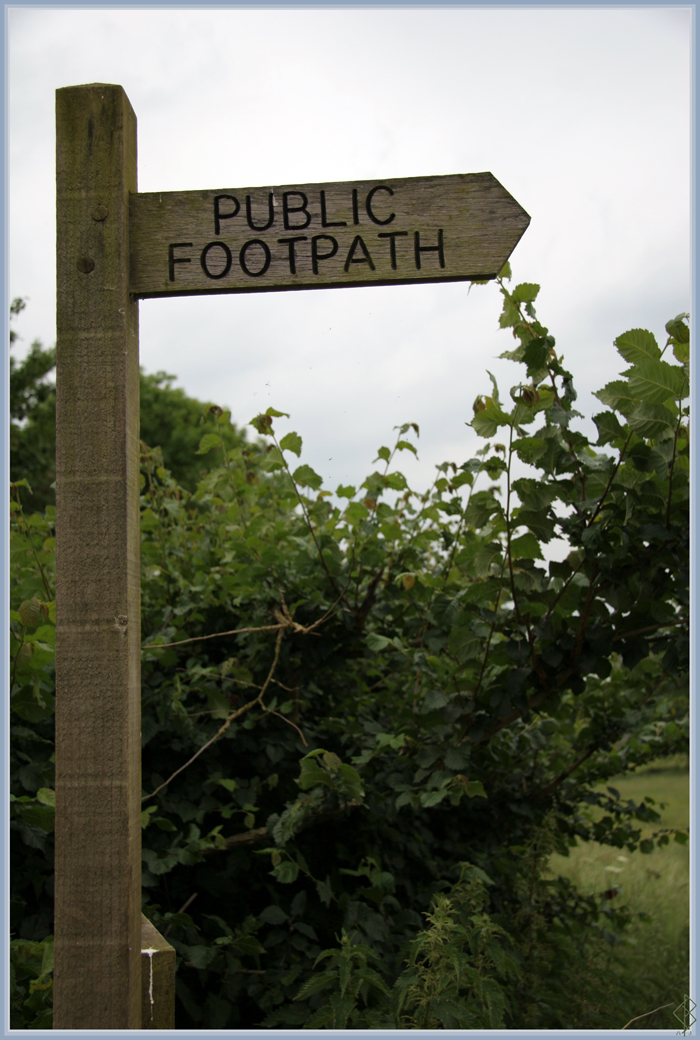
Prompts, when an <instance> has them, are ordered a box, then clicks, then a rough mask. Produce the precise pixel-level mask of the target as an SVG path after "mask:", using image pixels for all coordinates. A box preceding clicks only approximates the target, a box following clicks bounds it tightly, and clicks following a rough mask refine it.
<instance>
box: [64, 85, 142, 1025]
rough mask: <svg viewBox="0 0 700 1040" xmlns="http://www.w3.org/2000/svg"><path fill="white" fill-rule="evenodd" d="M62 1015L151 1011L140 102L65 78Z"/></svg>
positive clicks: (102, 1021)
mask: <svg viewBox="0 0 700 1040" xmlns="http://www.w3.org/2000/svg"><path fill="white" fill-rule="evenodd" d="M56 125H57V141H56V178H57V298H58V302H57V332H58V337H57V344H56V347H57V373H56V392H57V394H56V474H57V477H56V622H57V625H56V627H57V633H56V636H57V638H56V889H55V897H56V916H55V958H56V959H55V984H54V985H55V990H54V992H55V999H54V1023H53V1024H54V1028H55V1029H67V1030H77V1029H138V1028H140V1024H141V823H140V809H141V806H140V795H141V740H140V724H141V702H140V593H139V472H138V463H139V451H138V447H139V445H138V437H139V368H138V364H139V358H138V304H137V303H136V302H135V301H134V300H133V298H132V297H131V296H130V293H129V284H128V256H129V242H128V230H129V223H128V198H129V193H130V192H132V193H133V192H135V191H136V118H135V116H134V113H133V111H132V109H131V105H130V104H129V101H128V99H127V97H126V95H125V93H124V91H123V90H122V88H121V87H118V86H112V85H105V84H92V85H89V86H79V87H66V88H64V89H62V90H58V91H57V92H56Z"/></svg>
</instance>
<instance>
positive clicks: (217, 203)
mask: <svg viewBox="0 0 700 1040" xmlns="http://www.w3.org/2000/svg"><path fill="white" fill-rule="evenodd" d="M222 199H228V201H229V202H235V204H236V208H235V209H234V211H233V213H222V212H221V200H222ZM240 208H241V204H240V202H239V201H238V199H237V198H236V196H235V195H215V196H214V234H215V235H220V234H221V221H222V220H230V219H231V217H235V216H236V214H237V213H238V211H239V209H240Z"/></svg>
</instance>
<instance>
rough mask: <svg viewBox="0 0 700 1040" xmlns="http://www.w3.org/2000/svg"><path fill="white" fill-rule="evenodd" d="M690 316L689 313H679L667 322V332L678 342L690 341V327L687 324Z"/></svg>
mask: <svg viewBox="0 0 700 1040" xmlns="http://www.w3.org/2000/svg"><path fill="white" fill-rule="evenodd" d="M689 318H690V315H689V314H688V313H683V314H677V315H676V317H675V318H671V320H670V321H667V322H666V332H668V334H669V336H671V337H672V338H673V339H675V340H676V341H677V342H678V343H690V329H689V328H688V325H687V324H686V322H687V321H688V319H689Z"/></svg>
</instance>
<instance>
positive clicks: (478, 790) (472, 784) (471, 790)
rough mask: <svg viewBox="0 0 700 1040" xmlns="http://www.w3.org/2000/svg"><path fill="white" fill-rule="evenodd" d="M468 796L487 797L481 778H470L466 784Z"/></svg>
mask: <svg viewBox="0 0 700 1040" xmlns="http://www.w3.org/2000/svg"><path fill="white" fill-rule="evenodd" d="M467 797H468V798H488V795H487V794H486V791H485V790H484V785H483V784H482V782H481V780H470V781H469V783H468V784H467Z"/></svg>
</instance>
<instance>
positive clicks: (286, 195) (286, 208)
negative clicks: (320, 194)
mask: <svg viewBox="0 0 700 1040" xmlns="http://www.w3.org/2000/svg"><path fill="white" fill-rule="evenodd" d="M293 195H296V197H297V198H298V199H301V200H302V203H301V206H290V205H289V200H290V199H291V198H292V196H293ZM308 205H309V200H308V199H307V197H306V195H305V194H304V192H303V191H285V192H283V193H282V217H283V220H284V230H285V231H303V230H304V228H307V227H308V226H309V224H310V223H311V214H310V213H309V211H308V209H307V206H308ZM290 213H303V214H304V215H305V218H306V219H305V220H304V223H303V224H290V223H289V215H290Z"/></svg>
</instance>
